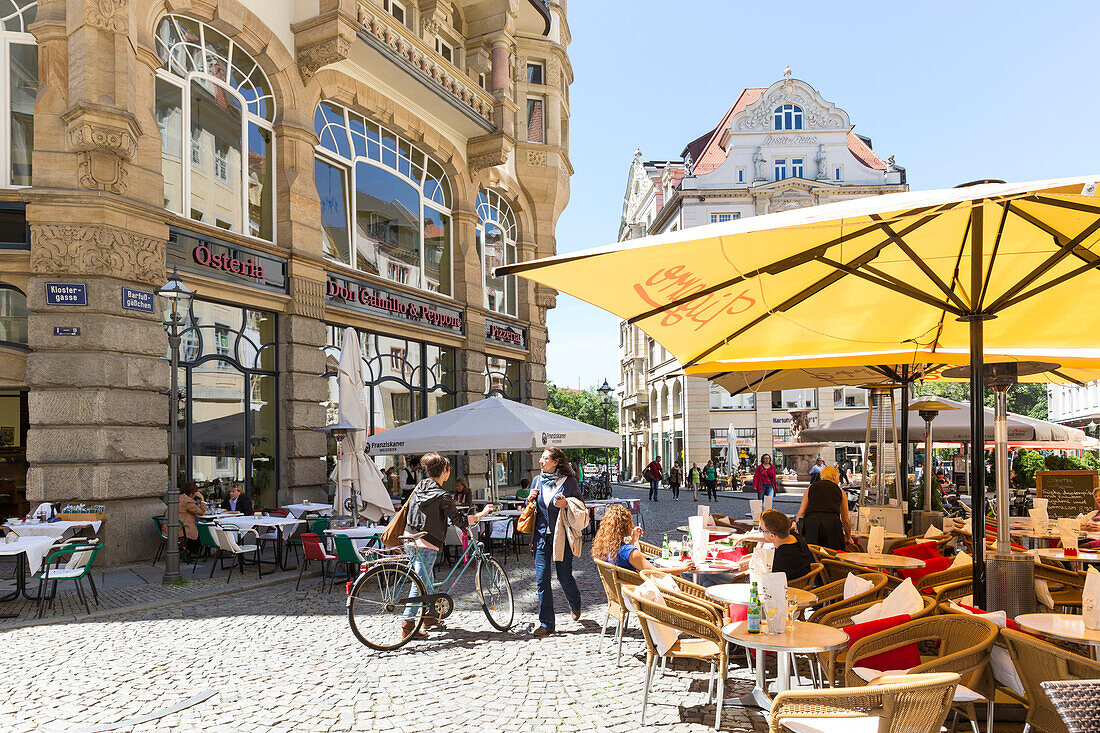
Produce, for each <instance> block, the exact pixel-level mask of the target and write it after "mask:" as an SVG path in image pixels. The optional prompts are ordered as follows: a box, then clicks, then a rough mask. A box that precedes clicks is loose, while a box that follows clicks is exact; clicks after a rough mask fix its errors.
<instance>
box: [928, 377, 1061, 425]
mask: <svg viewBox="0 0 1100 733" xmlns="http://www.w3.org/2000/svg"><path fill="white" fill-rule="evenodd" d="M917 392H918V393H919V394H923V395H936V396H937V397H946V398H947V399H949V400H957V401H959V402H969V401H970V383H969V382H929V381H924V382H920V383H919V384H918V385H917ZM983 401H984V402H985V406H986V407H993V390H991V389H988V388H987V389H986V390H985V400H983ZM1008 411H1009V412H1015V413H1016V414H1018V415H1024V416H1025V417H1033V418H1035V419H1037V420H1046V419H1047V386H1046V385H1045V384H1039V383H1034V384H1030V383H1029V384H1017V385H1015V386H1013V387H1011V388H1010V389H1009V390H1008Z"/></svg>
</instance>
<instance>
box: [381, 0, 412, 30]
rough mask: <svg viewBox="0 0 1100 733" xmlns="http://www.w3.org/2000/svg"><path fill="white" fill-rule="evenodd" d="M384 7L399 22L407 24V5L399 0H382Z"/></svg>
mask: <svg viewBox="0 0 1100 733" xmlns="http://www.w3.org/2000/svg"><path fill="white" fill-rule="evenodd" d="M382 8H383V9H384V10H385V11H386V12H387V13H389V14H390V15H392V16H393V17H394V18H395V19H396V20H397V22H398V23H400V24H401V25H405V17H406V13H405V6H404V5H403V4H402V3H399V2H397V0H382Z"/></svg>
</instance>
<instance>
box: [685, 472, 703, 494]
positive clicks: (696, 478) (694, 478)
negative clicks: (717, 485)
mask: <svg viewBox="0 0 1100 733" xmlns="http://www.w3.org/2000/svg"><path fill="white" fill-rule="evenodd" d="M688 482H689V483H690V484H691V500H692V501H699V484H701V483H702V482H703V472H702V471H701V470H700V469H699V464H698V463H692V464H691V470H689V471H688Z"/></svg>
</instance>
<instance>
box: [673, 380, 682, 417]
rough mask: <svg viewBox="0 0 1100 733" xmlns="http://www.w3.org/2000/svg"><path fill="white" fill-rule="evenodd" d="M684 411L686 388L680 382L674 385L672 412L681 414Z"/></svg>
mask: <svg viewBox="0 0 1100 733" xmlns="http://www.w3.org/2000/svg"><path fill="white" fill-rule="evenodd" d="M683 411H684V388H683V387H681V386H680V383H679V382H674V383H673V385H672V414H673V415H679V414H680V413H681V412H683Z"/></svg>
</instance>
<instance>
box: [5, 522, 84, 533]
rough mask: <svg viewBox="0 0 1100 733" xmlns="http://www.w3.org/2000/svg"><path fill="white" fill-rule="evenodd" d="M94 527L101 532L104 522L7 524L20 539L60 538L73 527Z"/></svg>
mask: <svg viewBox="0 0 1100 733" xmlns="http://www.w3.org/2000/svg"><path fill="white" fill-rule="evenodd" d="M89 524H90V525H91V526H92V530H93V531H95V532H98V531H99V526H100V525H101V524H103V523H102V522H98V521H97V522H67V521H66V522H43V523H42V524H12V523H11V522H8V523H7V526H9V527H11V528H12V529H14V530H15V532H16V534H18V535H19V536H20V537H60V536H61V535H63V534H65V530H67V529H72V528H73V527H87V526H88V525H89Z"/></svg>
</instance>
